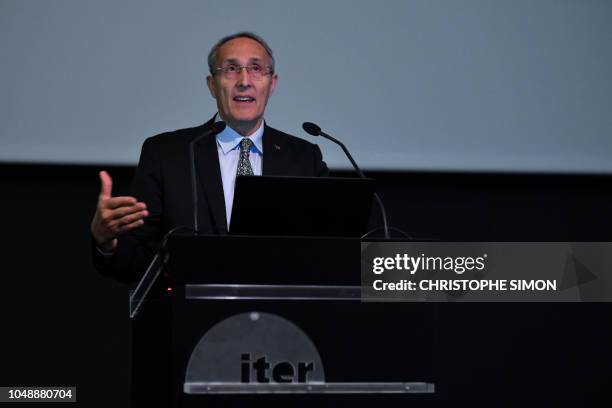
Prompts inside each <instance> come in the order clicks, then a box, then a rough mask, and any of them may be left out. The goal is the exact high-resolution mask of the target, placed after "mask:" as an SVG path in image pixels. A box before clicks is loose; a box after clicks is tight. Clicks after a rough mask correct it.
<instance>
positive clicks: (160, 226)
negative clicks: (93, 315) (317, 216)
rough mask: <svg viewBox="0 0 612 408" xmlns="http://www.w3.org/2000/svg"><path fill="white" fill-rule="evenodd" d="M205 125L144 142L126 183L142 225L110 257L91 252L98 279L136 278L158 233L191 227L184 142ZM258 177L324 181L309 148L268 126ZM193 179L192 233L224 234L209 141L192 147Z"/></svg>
mask: <svg viewBox="0 0 612 408" xmlns="http://www.w3.org/2000/svg"><path fill="white" fill-rule="evenodd" d="M213 123H214V118H213V119H211V120H209V121H208V122H206V123H205V124H203V125H201V126H198V127H194V128H188V129H181V130H176V131H174V132H168V133H162V134H160V135H157V136H154V137H151V138H148V139H147V140H146V141H145V142H144V144H143V146H142V152H141V154H140V162H139V163H138V168H137V170H136V174H135V176H134V180H133V183H132V195H133V196H134V197H136V198H137V199H138V200H139V201H143V202H145V203H146V204H147V210H148V211H149V216H148V217H147V218H146V219H145V224H144V225H143V226H142V227H140V228H137V229H135V230H132V231H131V232H130V233H128V234H125V235H123V236H121V237H120V238H119V244H118V246H117V249H116V250H115V252H114V254H113V256H112V257H104V256H102V255H101V254H100V253H99V251H98V250H97V249H96V248H95V247H94V248H93V250H92V253H93V258H94V265H95V266H96V268H97V269H98V270H99V271H100V272H101V273H102V274H103V275H107V276H112V277H114V278H116V279H118V280H120V281H123V282H134V281H136V280H138V279H140V277H141V276H142V274H143V273H144V271H145V270H146V268H147V266H148V265H149V263H150V262H151V260H152V259H153V257H154V255H155V253H156V252H157V249H158V246H159V243H160V241H161V239H162V237H163V236H164V234H165V233H166V232H168V231H170V230H171V229H173V228H175V227H179V226H188V227H192V226H193V204H192V193H191V176H190V170H189V168H190V160H189V150H188V146H189V142H190V141H191V140H193V139H194V138H196V137H197V136H199V135H201V134H202V133H203V132H205V131H207V130H209V129H210V128H211V126H212V124H213ZM263 151H264V154H263V164H262V166H263V168H262V173H263V174H264V175H271V176H276V175H286V176H327V175H328V174H329V170H328V168H327V166H326V164H325V162H323V160H322V157H321V150H320V149H319V147H318V146H317V145H315V144H312V143H309V142H307V141H305V140H302V139H299V138H297V137H294V136H290V135H288V134H286V133H283V132H280V131H278V130H276V129H273V128H271V127H269V126H267V125H266V126H265V127H264V134H263ZM195 161H196V173H197V178H198V208H199V220H198V229H199V232H200V233H201V234H226V233H227V221H226V218H225V199H224V196H223V186H222V183H221V170H220V168H219V157H218V153H217V144H216V139H215V136H213V135H211V136H208V137H204V138H203V139H202V140H200V141H198V142H197V143H196V144H195Z"/></svg>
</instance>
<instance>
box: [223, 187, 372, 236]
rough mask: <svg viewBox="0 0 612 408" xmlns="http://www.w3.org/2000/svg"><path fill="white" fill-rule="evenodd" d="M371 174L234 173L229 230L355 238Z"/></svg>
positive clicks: (362, 227) (367, 205)
mask: <svg viewBox="0 0 612 408" xmlns="http://www.w3.org/2000/svg"><path fill="white" fill-rule="evenodd" d="M373 194H374V179H370V178H366V179H364V178H343V177H293V176H240V177H238V178H237V179H236V188H235V192H234V205H233V208H232V217H231V223H230V228H229V232H230V234H234V235H280V236H334V237H360V236H361V235H363V234H365V233H366V232H367V228H368V222H369V218H370V210H371V207H372V198H373Z"/></svg>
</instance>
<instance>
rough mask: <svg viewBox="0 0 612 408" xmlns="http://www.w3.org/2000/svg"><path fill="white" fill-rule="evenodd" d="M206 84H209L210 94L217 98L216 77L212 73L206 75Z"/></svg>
mask: <svg viewBox="0 0 612 408" xmlns="http://www.w3.org/2000/svg"><path fill="white" fill-rule="evenodd" d="M206 85H208V90H209V91H210V95H211V96H212V97H213V98H215V99H217V95H216V92H215V78H213V76H212V75H209V76H207V77H206Z"/></svg>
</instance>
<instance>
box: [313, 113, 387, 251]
mask: <svg viewBox="0 0 612 408" xmlns="http://www.w3.org/2000/svg"><path fill="white" fill-rule="evenodd" d="M302 129H304V131H306V133H308V134H309V135H312V136H321V137H324V138H325V139H328V140H331V141H332V142H334V143H335V144H337V145H338V146H340V147H341V148H342V150H343V151H344V154H345V155H346V157H348V159H349V160H350V162H351V164H352V165H353V168H354V169H355V171H356V172H357V174H359V177H361V178H366V175H365V174H363V171H361V169H360V168H359V166H358V165H357V163H356V162H355V160H353V156H351V154H350V153H349V151H348V149H347V148H346V146H344V143H342V142H341V141H339V140H338V139H336V138H334V137H332V136H330V135H328V134H327V133H325V132H323V131H322V130H321V128H320V127H319V126H318V125H315V124H314V123H312V122H304V123H302ZM374 199H375V200H376V203H377V204H378V207H379V208H380V213H381V216H382V222H383V231H384V233H385V238H386V239H389V238H390V236H389V225H388V223H387V212H386V211H385V206H384V205H383V202H382V200H381V199H380V197H379V195H378V193H376V192H374Z"/></svg>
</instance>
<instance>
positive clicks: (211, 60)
mask: <svg viewBox="0 0 612 408" xmlns="http://www.w3.org/2000/svg"><path fill="white" fill-rule="evenodd" d="M236 38H250V39H251V40H253V41H257V42H258V43H259V44H260V45H261V46H262V47H264V49H265V50H266V52H267V53H268V55H269V56H270V59H271V60H272V64H271V65H270V67H271V68H272V72H274V55H273V54H272V48H270V46H269V45H268V43H267V42H266V41H265V40H264V39H263V38H261V37H260V36H258V35H257V34H255V33H253V32H250V31H240V32H238V33H236V34H232V35H228V36H226V37H223V38H222V39H220V40H219V41H217V43H216V44H215V45H213V47H212V48H211V49H210V52H209V53H208V70H209V71H210V74H211V75H214V73H215V71H214V70H215V62H216V60H217V52H219V48H221V46H222V45H223V44H225V43H226V42H229V41H231V40H234V39H236Z"/></svg>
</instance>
